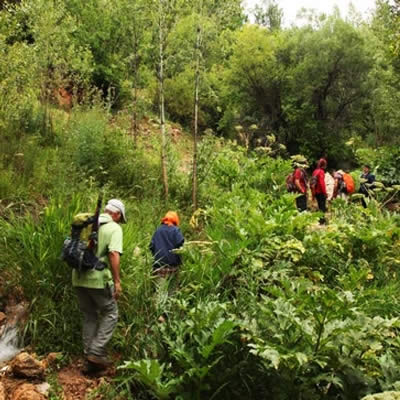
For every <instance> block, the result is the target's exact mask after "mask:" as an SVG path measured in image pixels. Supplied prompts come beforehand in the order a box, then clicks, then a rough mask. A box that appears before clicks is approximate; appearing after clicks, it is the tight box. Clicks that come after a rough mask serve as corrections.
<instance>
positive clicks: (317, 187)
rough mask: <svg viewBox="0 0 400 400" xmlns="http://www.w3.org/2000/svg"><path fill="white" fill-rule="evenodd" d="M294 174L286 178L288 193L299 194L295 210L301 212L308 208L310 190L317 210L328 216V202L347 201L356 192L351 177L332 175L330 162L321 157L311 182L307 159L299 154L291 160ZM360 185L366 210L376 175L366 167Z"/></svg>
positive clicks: (338, 173)
mask: <svg viewBox="0 0 400 400" xmlns="http://www.w3.org/2000/svg"><path fill="white" fill-rule="evenodd" d="M292 164H293V171H292V173H291V174H289V175H288V177H287V178H286V186H287V189H288V191H289V192H293V193H298V196H297V197H296V207H297V209H298V210H299V211H300V212H302V211H306V210H307V208H308V205H307V202H308V193H309V190H308V189H310V191H311V196H312V201H314V200H316V201H317V204H318V210H319V211H321V212H323V213H324V214H325V212H326V210H327V206H326V203H327V201H328V200H332V199H335V198H338V197H339V198H343V199H347V197H348V196H349V195H351V194H352V193H354V191H355V184H354V180H353V178H352V176H351V175H350V174H348V173H346V172H344V171H343V170H334V171H332V174H330V173H329V172H327V167H328V163H327V161H326V158H321V159H320V160H319V161H318V162H317V166H316V168H315V170H314V171H313V173H312V176H311V178H310V179H308V176H307V169H308V168H309V165H308V162H307V160H306V158H305V157H304V156H301V155H296V156H293V157H292ZM360 178H361V184H360V189H359V193H361V194H362V195H363V197H362V199H361V202H362V205H363V207H367V203H366V201H365V197H369V196H370V194H371V189H372V188H373V183H374V182H375V176H374V175H373V174H372V173H371V167H370V166H369V165H364V166H363V172H362V174H361V176H360ZM320 223H321V224H324V223H325V217H321V219H320Z"/></svg>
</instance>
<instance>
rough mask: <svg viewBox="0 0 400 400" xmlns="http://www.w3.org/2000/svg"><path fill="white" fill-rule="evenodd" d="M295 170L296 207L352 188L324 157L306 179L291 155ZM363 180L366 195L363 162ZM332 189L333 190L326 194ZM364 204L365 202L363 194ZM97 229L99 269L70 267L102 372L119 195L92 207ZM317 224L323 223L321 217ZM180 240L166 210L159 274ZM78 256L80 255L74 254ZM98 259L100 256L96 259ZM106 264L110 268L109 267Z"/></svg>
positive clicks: (113, 298)
mask: <svg viewBox="0 0 400 400" xmlns="http://www.w3.org/2000/svg"><path fill="white" fill-rule="evenodd" d="M292 161H293V171H292V173H291V174H290V175H289V176H288V177H287V179H286V184H287V188H288V190H289V191H290V192H293V193H296V194H298V195H297V197H296V206H297V209H298V210H299V211H300V212H302V211H305V210H307V207H308V205H307V202H308V192H309V191H311V196H312V199H313V200H316V201H317V204H318V209H319V210H320V211H321V212H322V213H325V212H326V209H327V207H326V202H327V200H330V199H331V198H336V197H344V198H345V197H346V196H348V195H349V194H351V193H353V192H354V189H355V187H354V181H353V179H352V177H351V176H350V175H349V174H346V173H345V172H344V171H342V170H338V171H333V174H332V175H330V174H329V173H327V172H326V169H327V165H328V163H327V161H326V159H325V158H321V159H320V160H319V161H318V163H317V166H316V169H315V170H314V171H313V173H312V176H311V178H310V179H308V177H307V172H306V170H307V169H308V168H309V165H308V163H307V160H306V159H305V157H303V156H299V155H298V156H293V157H292ZM361 178H362V183H361V186H360V190H359V192H360V193H362V194H363V195H364V196H369V193H370V189H371V186H372V185H373V183H374V181H375V176H374V175H373V174H371V172H370V167H369V166H368V165H364V167H363V173H362V175H361ZM330 192H331V193H330ZM363 205H364V206H365V207H366V202H365V198H363ZM96 214H97V220H98V230H97V231H96V236H97V240H96V242H97V243H96V247H95V250H93V252H94V253H95V256H96V257H95V258H96V260H97V262H96V265H100V266H101V268H100V267H99V268H97V267H94V268H90V269H85V270H81V269H75V268H74V269H73V272H72V285H73V287H74V289H75V292H76V296H77V299H78V303H79V308H80V310H81V313H82V316H83V324H82V325H83V326H82V339H83V350H84V355H85V358H86V363H87V364H86V368H85V369H86V371H87V372H93V371H101V370H104V369H106V368H107V367H109V366H110V365H111V362H110V360H109V359H108V358H107V355H106V345H107V343H108V342H109V341H110V339H111V337H112V334H113V332H114V329H115V326H116V324H117V321H118V305H117V300H118V298H119V297H120V295H121V292H122V288H121V280H120V257H121V255H122V253H123V235H122V229H121V226H120V224H123V223H126V221H127V219H126V213H125V206H124V204H123V202H122V201H120V200H118V199H111V200H109V201H108V203H107V205H106V207H105V209H104V212H103V213H100V206H98V210H97V211H96ZM320 223H321V224H323V223H325V218H324V217H321V219H320ZM183 243H184V237H183V235H182V233H181V231H180V229H179V216H178V214H177V213H176V212H173V211H169V212H168V213H167V214H166V215H165V216H164V217H163V218H162V219H161V224H160V226H159V227H158V228H157V229H156V231H155V232H154V234H153V236H152V239H151V242H150V244H149V248H150V251H151V252H152V254H153V258H154V262H153V274H155V275H157V276H158V277H160V278H161V279H162V278H164V277H166V276H169V275H171V274H175V272H176V271H177V269H178V267H179V265H180V264H181V259H180V256H179V254H177V253H176V252H175V251H174V250H176V249H179V248H180V247H181V246H182V245H183ZM78 258H79V257H78ZM99 260H101V261H99ZM107 264H108V265H109V268H108V267H107Z"/></svg>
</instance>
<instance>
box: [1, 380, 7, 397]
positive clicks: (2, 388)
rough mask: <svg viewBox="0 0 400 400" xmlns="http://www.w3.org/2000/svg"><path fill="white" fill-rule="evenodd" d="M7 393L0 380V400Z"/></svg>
mask: <svg viewBox="0 0 400 400" xmlns="http://www.w3.org/2000/svg"><path fill="white" fill-rule="evenodd" d="M6 399H7V395H6V389H5V388H4V385H3V383H2V382H0V400H6Z"/></svg>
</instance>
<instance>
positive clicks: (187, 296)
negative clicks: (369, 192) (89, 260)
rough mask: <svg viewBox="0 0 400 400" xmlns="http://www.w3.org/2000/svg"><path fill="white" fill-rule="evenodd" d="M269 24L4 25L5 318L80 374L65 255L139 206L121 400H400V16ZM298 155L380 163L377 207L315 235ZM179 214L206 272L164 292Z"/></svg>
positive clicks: (354, 208)
mask: <svg viewBox="0 0 400 400" xmlns="http://www.w3.org/2000/svg"><path fill="white" fill-rule="evenodd" d="M256 15H257V19H256V23H254V24H249V23H247V19H246V15H245V12H244V10H243V8H242V6H241V2H240V1H239V0H237V1H236V0H229V1H208V0H202V1H183V0H175V1H172V0H158V1H150V0H147V1H145V0H135V1H131V0H130V1H128V0H117V1H113V2H105V1H102V0H93V1H90V2H80V1H76V0H54V1H45V0H36V1H35V2H29V1H24V0H22V1H8V2H7V1H5V2H1V3H0V57H1V62H0V146H1V154H0V172H1V173H0V238H1V240H0V254H2V257H1V259H0V271H1V278H0V281H1V288H2V289H1V290H2V297H1V299H0V302H1V304H0V305H1V306H4V305H5V302H6V301H7V298H8V297H9V296H13V297H14V298H17V300H18V299H19V300H22V299H26V300H28V301H29V304H30V316H29V320H28V322H27V324H26V326H25V327H24V330H23V332H22V334H23V337H24V342H25V344H26V345H29V346H31V348H32V349H34V351H35V352H37V353H38V354H46V353H48V352H50V351H57V352H61V353H62V354H63V357H64V361H65V362H69V361H70V360H71V359H74V357H77V356H78V355H80V354H81V352H82V348H81V346H82V345H81V338H80V321H79V310H78V306H77V302H76V299H75V296H74V293H73V289H72V287H71V282H70V280H71V269H70V268H69V267H68V266H67V265H66V264H64V263H63V262H62V261H61V260H60V252H61V248H62V243H63V241H64V239H65V236H66V235H67V234H68V233H69V229H70V224H71V221H72V218H73V216H74V215H75V214H76V213H78V212H81V211H84V212H91V211H93V210H94V208H95V205H96V200H97V197H98V196H99V194H101V195H102V196H103V198H104V199H108V198H111V197H113V198H121V199H122V200H123V201H124V203H125V204H126V206H127V216H128V224H126V225H125V226H124V227H123V231H124V255H123V257H122V264H121V271H122V272H121V276H122V287H123V294H122V298H121V299H120V300H119V310H120V318H119V322H118V328H117V330H116V332H115V334H114V336H113V339H112V342H111V346H110V352H111V354H112V355H113V357H114V359H115V360H117V361H116V364H117V365H118V369H117V375H116V377H115V381H114V382H113V384H112V385H104V387H101V389H100V391H101V393H98V394H99V395H101V396H103V398H105V399H107V398H108V399H154V398H156V399H240V398H245V399H256V398H260V399H267V398H270V399H276V400H286V399H303V400H316V399H332V400H333V399H346V400H353V399H361V398H362V397H364V396H366V395H369V394H373V393H378V392H383V391H388V392H390V391H396V390H400V368H399V366H400V353H399V347H400V342H399V332H400V320H399V313H398V310H399V307H400V300H399V291H400V283H399V272H398V270H399V267H400V216H399V214H398V213H397V212H393V211H389V210H388V208H387V206H388V204H390V205H392V206H393V204H395V203H396V202H398V192H399V186H398V185H399V184H400V178H399V176H400V175H399V162H398V161H399V160H400V151H399V146H398V145H399V135H398V126H399V123H400V111H399V110H400V95H399V93H400V91H399V82H400V80H399V77H400V70H399V68H400V64H399V59H398V56H399V54H398V51H399V46H398V45H399V42H398V37H399V36H398V32H399V26H400V25H399V20H398V18H399V17H398V15H399V13H398V9H397V8H396V7H391V6H390V5H389V4H386V2H385V1H379V2H378V4H377V10H376V12H375V14H374V15H373V16H372V17H371V20H370V21H369V22H368V23H367V22H363V21H360V20H359V19H358V18H357V16H354V18H353V20H351V21H345V20H343V19H342V18H341V17H340V16H339V15H336V14H334V15H331V16H317V15H314V14H310V15H309V23H307V24H306V25H304V26H303V27H291V28H284V27H282V26H281V25H280V16H281V14H280V12H279V7H277V4H276V3H275V2H273V1H271V2H267V4H266V7H264V8H259V9H258V11H257V13H256ZM161 66H163V68H161ZM162 71H163V74H164V75H162ZM196 82H197V83H198V85H196ZM195 88H197V89H198V99H199V103H198V104H197V103H196V101H195V99H196V96H195ZM162 99H164V100H162ZM196 104H197V106H196ZM161 105H162V107H161ZM164 107H165V113H166V118H167V121H166V125H165V132H163V129H160V125H161V126H162V122H163V117H160V116H159V114H158V110H159V108H160V109H161V108H164ZM193 110H197V111H196V112H195V113H194V111H193ZM193 114H195V115H197V123H196V124H194V125H195V126H196V129H193V130H195V131H196V132H197V135H196V137H198V139H199V141H198V143H197V147H196V158H195V160H196V167H197V168H196V175H195V177H196V182H197V191H196V203H197V207H195V209H194V207H193V174H194V173H193V168H192V167H193V148H194V146H193V135H192V129H191V128H192V124H193ZM297 153H301V154H304V155H305V156H306V157H307V158H308V159H309V161H310V162H311V163H313V162H315V161H316V160H317V159H318V158H319V157H321V156H322V155H326V156H327V158H328V163H329V165H330V166H332V167H341V168H345V169H347V170H350V169H351V170H352V171H353V175H354V176H355V177H357V176H359V173H360V167H361V165H362V163H364V162H368V163H370V164H371V166H372V168H373V170H374V172H375V173H376V175H377V178H378V180H379V182H381V183H380V184H378V185H377V189H376V190H375V194H374V196H373V198H371V200H370V201H369V203H368V207H367V208H365V209H364V208H363V207H361V206H360V204H359V203H358V202H357V200H356V199H354V200H353V201H349V202H348V203H346V202H345V201H343V200H341V199H336V200H334V201H333V202H332V203H331V204H330V210H329V214H328V224H327V225H326V226H322V227H321V226H320V225H319V224H318V220H319V218H320V217H321V215H320V213H318V212H305V213H299V212H298V211H297V210H296V208H295V204H294V199H295V195H293V194H290V193H287V191H286V186H285V178H286V176H287V175H288V173H289V172H290V171H291V169H292V166H291V162H290V157H289V156H290V155H291V154H297ZM160 154H163V155H164V157H165V158H164V161H165V163H164V166H165V168H166V170H165V171H166V176H167V177H168V186H167V187H168V197H166V190H165V188H166V186H165V184H166V182H165V177H164V176H163V174H162V169H161V164H162V162H161V156H160ZM392 208H393V207H392ZM169 209H174V210H177V211H178V212H179V214H180V216H181V221H182V225H181V229H182V232H183V233H184V236H185V239H186V244H185V246H184V248H183V249H182V250H181V253H182V257H183V259H184V263H183V265H182V267H181V269H180V271H179V274H178V276H177V277H176V278H175V279H173V280H171V281H169V280H165V281H163V282H162V283H161V284H159V283H158V284H157V282H156V280H155V278H154V276H152V274H151V265H152V259H151V254H150V252H149V250H148V245H149V242H150V239H151V235H152V233H153V232H154V230H155V228H156V227H157V226H158V224H159V222H160V218H161V217H162V216H163V215H164V214H165V212H166V211H168V210H169ZM160 315H165V319H166V321H165V322H164V323H160V322H159V317H160ZM54 396H55V395H54ZM54 398H56V397H54ZM374 398H379V397H374Z"/></svg>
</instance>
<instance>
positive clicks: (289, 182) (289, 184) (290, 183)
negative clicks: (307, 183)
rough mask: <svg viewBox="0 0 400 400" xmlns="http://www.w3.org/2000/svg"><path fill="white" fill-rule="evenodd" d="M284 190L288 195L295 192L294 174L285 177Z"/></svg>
mask: <svg viewBox="0 0 400 400" xmlns="http://www.w3.org/2000/svg"><path fill="white" fill-rule="evenodd" d="M286 189H287V191H288V192H289V193H293V192H295V191H296V189H297V188H296V184H295V183H294V172H292V173H290V174H289V175H288V176H287V177H286Z"/></svg>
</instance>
